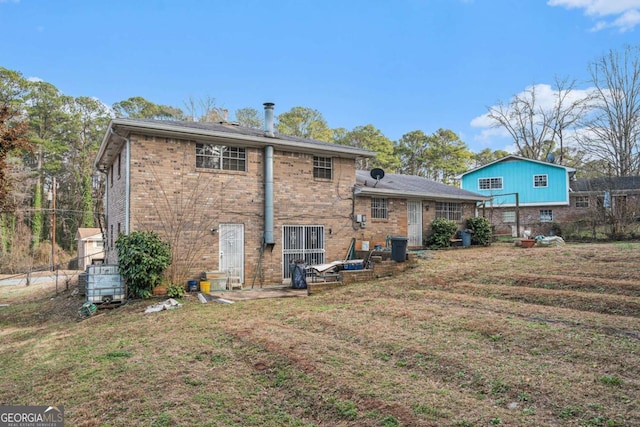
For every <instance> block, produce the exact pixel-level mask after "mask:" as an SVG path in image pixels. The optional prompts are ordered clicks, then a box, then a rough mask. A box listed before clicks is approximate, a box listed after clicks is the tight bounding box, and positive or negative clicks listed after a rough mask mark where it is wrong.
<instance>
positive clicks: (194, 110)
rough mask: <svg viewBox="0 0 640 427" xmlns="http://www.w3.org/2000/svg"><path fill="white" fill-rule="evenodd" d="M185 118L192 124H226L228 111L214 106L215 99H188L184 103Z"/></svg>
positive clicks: (208, 97)
mask: <svg viewBox="0 0 640 427" xmlns="http://www.w3.org/2000/svg"><path fill="white" fill-rule="evenodd" d="M184 107H185V111H186V113H185V116H186V118H187V120H189V121H192V122H226V121H227V120H228V119H229V117H228V116H229V111H227V110H225V109H224V108H221V107H218V106H217V105H216V99H215V98H213V97H211V96H206V97H204V98H199V99H194V98H193V97H189V99H187V100H186V101H184Z"/></svg>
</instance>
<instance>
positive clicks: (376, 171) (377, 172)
mask: <svg viewBox="0 0 640 427" xmlns="http://www.w3.org/2000/svg"><path fill="white" fill-rule="evenodd" d="M369 175H371V178H373V179H375V180H376V183H375V184H373V188H375V187H376V185H378V182H379V181H380V180H381V179H382V178H384V171H383V170H382V169H380V168H373V169H371V172H369Z"/></svg>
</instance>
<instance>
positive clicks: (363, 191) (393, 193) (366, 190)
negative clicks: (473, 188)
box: [354, 187, 491, 202]
mask: <svg viewBox="0 0 640 427" xmlns="http://www.w3.org/2000/svg"><path fill="white" fill-rule="evenodd" d="M357 188H358V189H359V191H357V192H354V194H357V195H358V196H382V197H391V198H396V199H398V198H405V197H415V198H421V199H440V200H465V201H472V202H478V201H487V200H491V197H484V196H464V195H451V194H441V193H422V192H419V191H402V192H400V191H397V190H385V189H380V188H371V187H357Z"/></svg>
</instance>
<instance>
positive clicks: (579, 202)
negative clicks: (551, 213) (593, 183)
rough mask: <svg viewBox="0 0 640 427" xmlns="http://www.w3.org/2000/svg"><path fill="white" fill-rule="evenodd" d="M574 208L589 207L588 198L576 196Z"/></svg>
mask: <svg viewBox="0 0 640 427" xmlns="http://www.w3.org/2000/svg"><path fill="white" fill-rule="evenodd" d="M575 201H576V208H588V207H589V196H576V198H575Z"/></svg>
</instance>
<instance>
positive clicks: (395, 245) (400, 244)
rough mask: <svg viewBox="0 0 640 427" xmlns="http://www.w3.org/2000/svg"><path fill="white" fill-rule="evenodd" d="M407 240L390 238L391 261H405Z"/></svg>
mask: <svg viewBox="0 0 640 427" xmlns="http://www.w3.org/2000/svg"><path fill="white" fill-rule="evenodd" d="M408 241H409V239H407V238H406V237H392V238H391V259H392V260H394V261H398V262H405V261H406V260H407V242H408Z"/></svg>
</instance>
